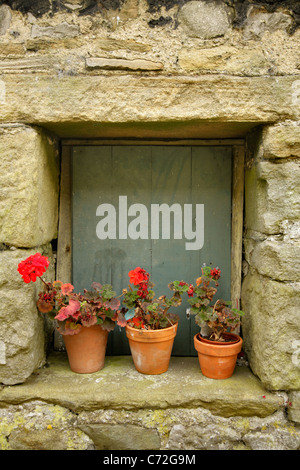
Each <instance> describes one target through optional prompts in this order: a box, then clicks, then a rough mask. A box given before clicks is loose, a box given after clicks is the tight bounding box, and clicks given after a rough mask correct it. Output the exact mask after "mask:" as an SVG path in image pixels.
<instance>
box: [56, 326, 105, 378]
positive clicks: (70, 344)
mask: <svg viewBox="0 0 300 470" xmlns="http://www.w3.org/2000/svg"><path fill="white" fill-rule="evenodd" d="M107 337H108V331H107V330H103V329H102V328H101V326H100V325H93V326H90V327H82V329H81V330H80V333H78V334H77V335H63V338H64V343H65V346H66V350H67V354H68V359H69V364H70V368H71V370H72V371H73V372H77V373H78V374H90V373H92V372H97V371H98V370H101V369H102V368H103V367H104V361H105V353H106V345H107Z"/></svg>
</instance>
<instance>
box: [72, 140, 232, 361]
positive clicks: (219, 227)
mask: <svg viewBox="0 0 300 470" xmlns="http://www.w3.org/2000/svg"><path fill="white" fill-rule="evenodd" d="M231 159H232V149H231V148H230V147H225V146H224V147H196V146H195V147H188V146H180V147H177V146H86V147H83V146H82V147H81V146H76V147H74V148H73V155H72V234H73V235H72V246H73V248H72V253H73V263H72V265H73V270H72V282H73V284H74V286H75V288H76V289H79V290H83V288H89V287H90V285H91V283H92V282H93V281H97V282H102V283H105V282H107V283H111V284H112V285H113V286H114V289H115V290H116V291H117V292H118V293H120V292H121V290H122V288H123V287H126V286H127V285H128V271H129V270H130V269H133V268H135V267H136V266H141V267H143V268H145V269H146V270H148V271H149V272H150V274H151V278H152V280H153V282H155V284H156V286H155V291H156V293H157V294H158V295H161V294H167V295H169V294H170V295H171V291H169V289H168V288H167V285H168V283H169V282H170V281H171V280H174V279H178V280H181V279H184V280H186V281H189V282H194V281H195V279H196V278H197V277H198V276H199V275H200V274H201V266H202V264H203V263H204V262H206V263H207V264H209V263H211V264H212V265H214V266H216V265H217V266H219V267H220V268H221V270H222V271H223V272H224V273H226V276H224V279H222V283H221V285H220V296H223V297H225V298H227V299H229V298H230V244H231V242H230V240H231ZM120 196H121V199H120ZM103 204H110V205H111V206H110V208H111V207H112V208H114V209H115V215H116V217H115V219H114V213H113V217H112V218H113V219H114V222H115V226H114V223H108V218H106V216H107V212H105V213H104V212H103V211H104V209H105V206H102V205H103ZM119 204H121V207H120V208H119ZM161 204H165V205H167V206H165V208H166V207H167V209H168V208H171V209H174V210H175V213H173V212H172V211H170V218H168V217H167V215H166V214H167V213H168V211H167V212H165V219H164V220H165V221H167V222H169V221H170V223H166V225H165V226H164V227H163V228H162V225H163V220H162V216H161V215H159V217H158V218H156V214H159V213H158V212H156V211H157V209H158V205H161ZM196 205H198V208H199V207H200V205H204V228H203V235H204V244H203V247H202V248H201V249H195V250H194V249H193V250H191V249H187V245H188V244H190V245H191V246H192V247H195V245H196V241H198V242H199V243H198V244H199V245H200V244H201V243H200V242H201V233H200V232H201V230H200V229H199V227H200V225H199V221H200V216H199V214H198V217H197V218H196ZM99 206H101V212H100V213H99V212H98V215H97V208H98V207H99ZM119 209H121V210H119ZM188 210H192V219H190V218H189V217H188V215H189V212H188ZM174 214H176V215H174ZM185 214H187V215H186V216H185ZM185 217H186V218H185ZM180 221H181V222H180ZM99 222H100V225H101V224H102V225H101V227H100V228H101V230H102V231H101V230H100V232H101V233H102V236H105V235H103V233H104V232H105V231H106V232H107V230H108V228H110V238H105V239H99V233H98V235H97V232H96V227H97V226H98V224H99ZM105 222H107V224H106V225H105ZM197 222H198V223H197ZM98 228H99V226H98ZM196 228H198V235H197V237H195V235H193V234H194V232H195V230H196ZM191 246H190V247H191ZM186 308H188V303H187V302H184V304H183V305H182V306H181V307H180V308H179V309H176V310H175V311H176V313H178V314H179V315H180V324H179V328H178V334H177V337H176V339H175V342H174V348H173V355H182V356H184V355H195V351H194V347H193V335H194V334H195V333H196V332H198V330H199V328H198V327H197V326H195V324H194V319H193V318H191V319H187V318H186ZM107 353H108V354H116V355H118V354H130V350H129V346H128V342H127V339H126V337H125V332H124V329H122V330H120V329H119V327H116V328H115V330H114V332H112V333H110V334H109V342H108V351H107Z"/></svg>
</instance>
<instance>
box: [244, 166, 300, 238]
mask: <svg viewBox="0 0 300 470" xmlns="http://www.w3.org/2000/svg"><path fill="white" fill-rule="evenodd" d="M299 175H300V167H299V164H298V163H297V162H296V161H295V162H294V161H288V162H284V163H281V164H276V163H272V162H268V161H265V162H259V163H257V164H256V165H253V166H252V168H251V169H250V170H247V171H246V173H245V188H246V189H245V224H246V228H247V229H248V230H255V231H258V232H262V233H266V234H278V233H282V231H283V226H285V225H286V221H295V220H298V219H299V210H300V201H299V194H300V178H299Z"/></svg>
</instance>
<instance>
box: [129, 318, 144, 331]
mask: <svg viewBox="0 0 300 470" xmlns="http://www.w3.org/2000/svg"><path fill="white" fill-rule="evenodd" d="M131 321H132V323H133V324H134V326H136V327H137V328H145V324H144V322H143V319H142V317H133V318H132V319H131Z"/></svg>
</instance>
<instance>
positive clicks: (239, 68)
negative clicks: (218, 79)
mask: <svg viewBox="0 0 300 470" xmlns="http://www.w3.org/2000/svg"><path fill="white" fill-rule="evenodd" d="M178 63H179V65H180V67H182V68H183V69H184V70H188V71H196V70H198V71H199V70H200V71H201V70H202V71H212V72H219V73H220V72H223V73H228V74H232V75H247V76H256V75H264V74H266V73H267V71H268V69H269V67H270V64H269V61H268V60H267V58H266V57H265V54H264V52H263V50H262V49H261V48H252V49H250V48H243V49H237V48H236V47H231V46H227V45H222V46H217V47H213V48H209V49H199V48H193V49H187V48H183V49H182V50H181V51H180V52H179V55H178Z"/></svg>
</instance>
